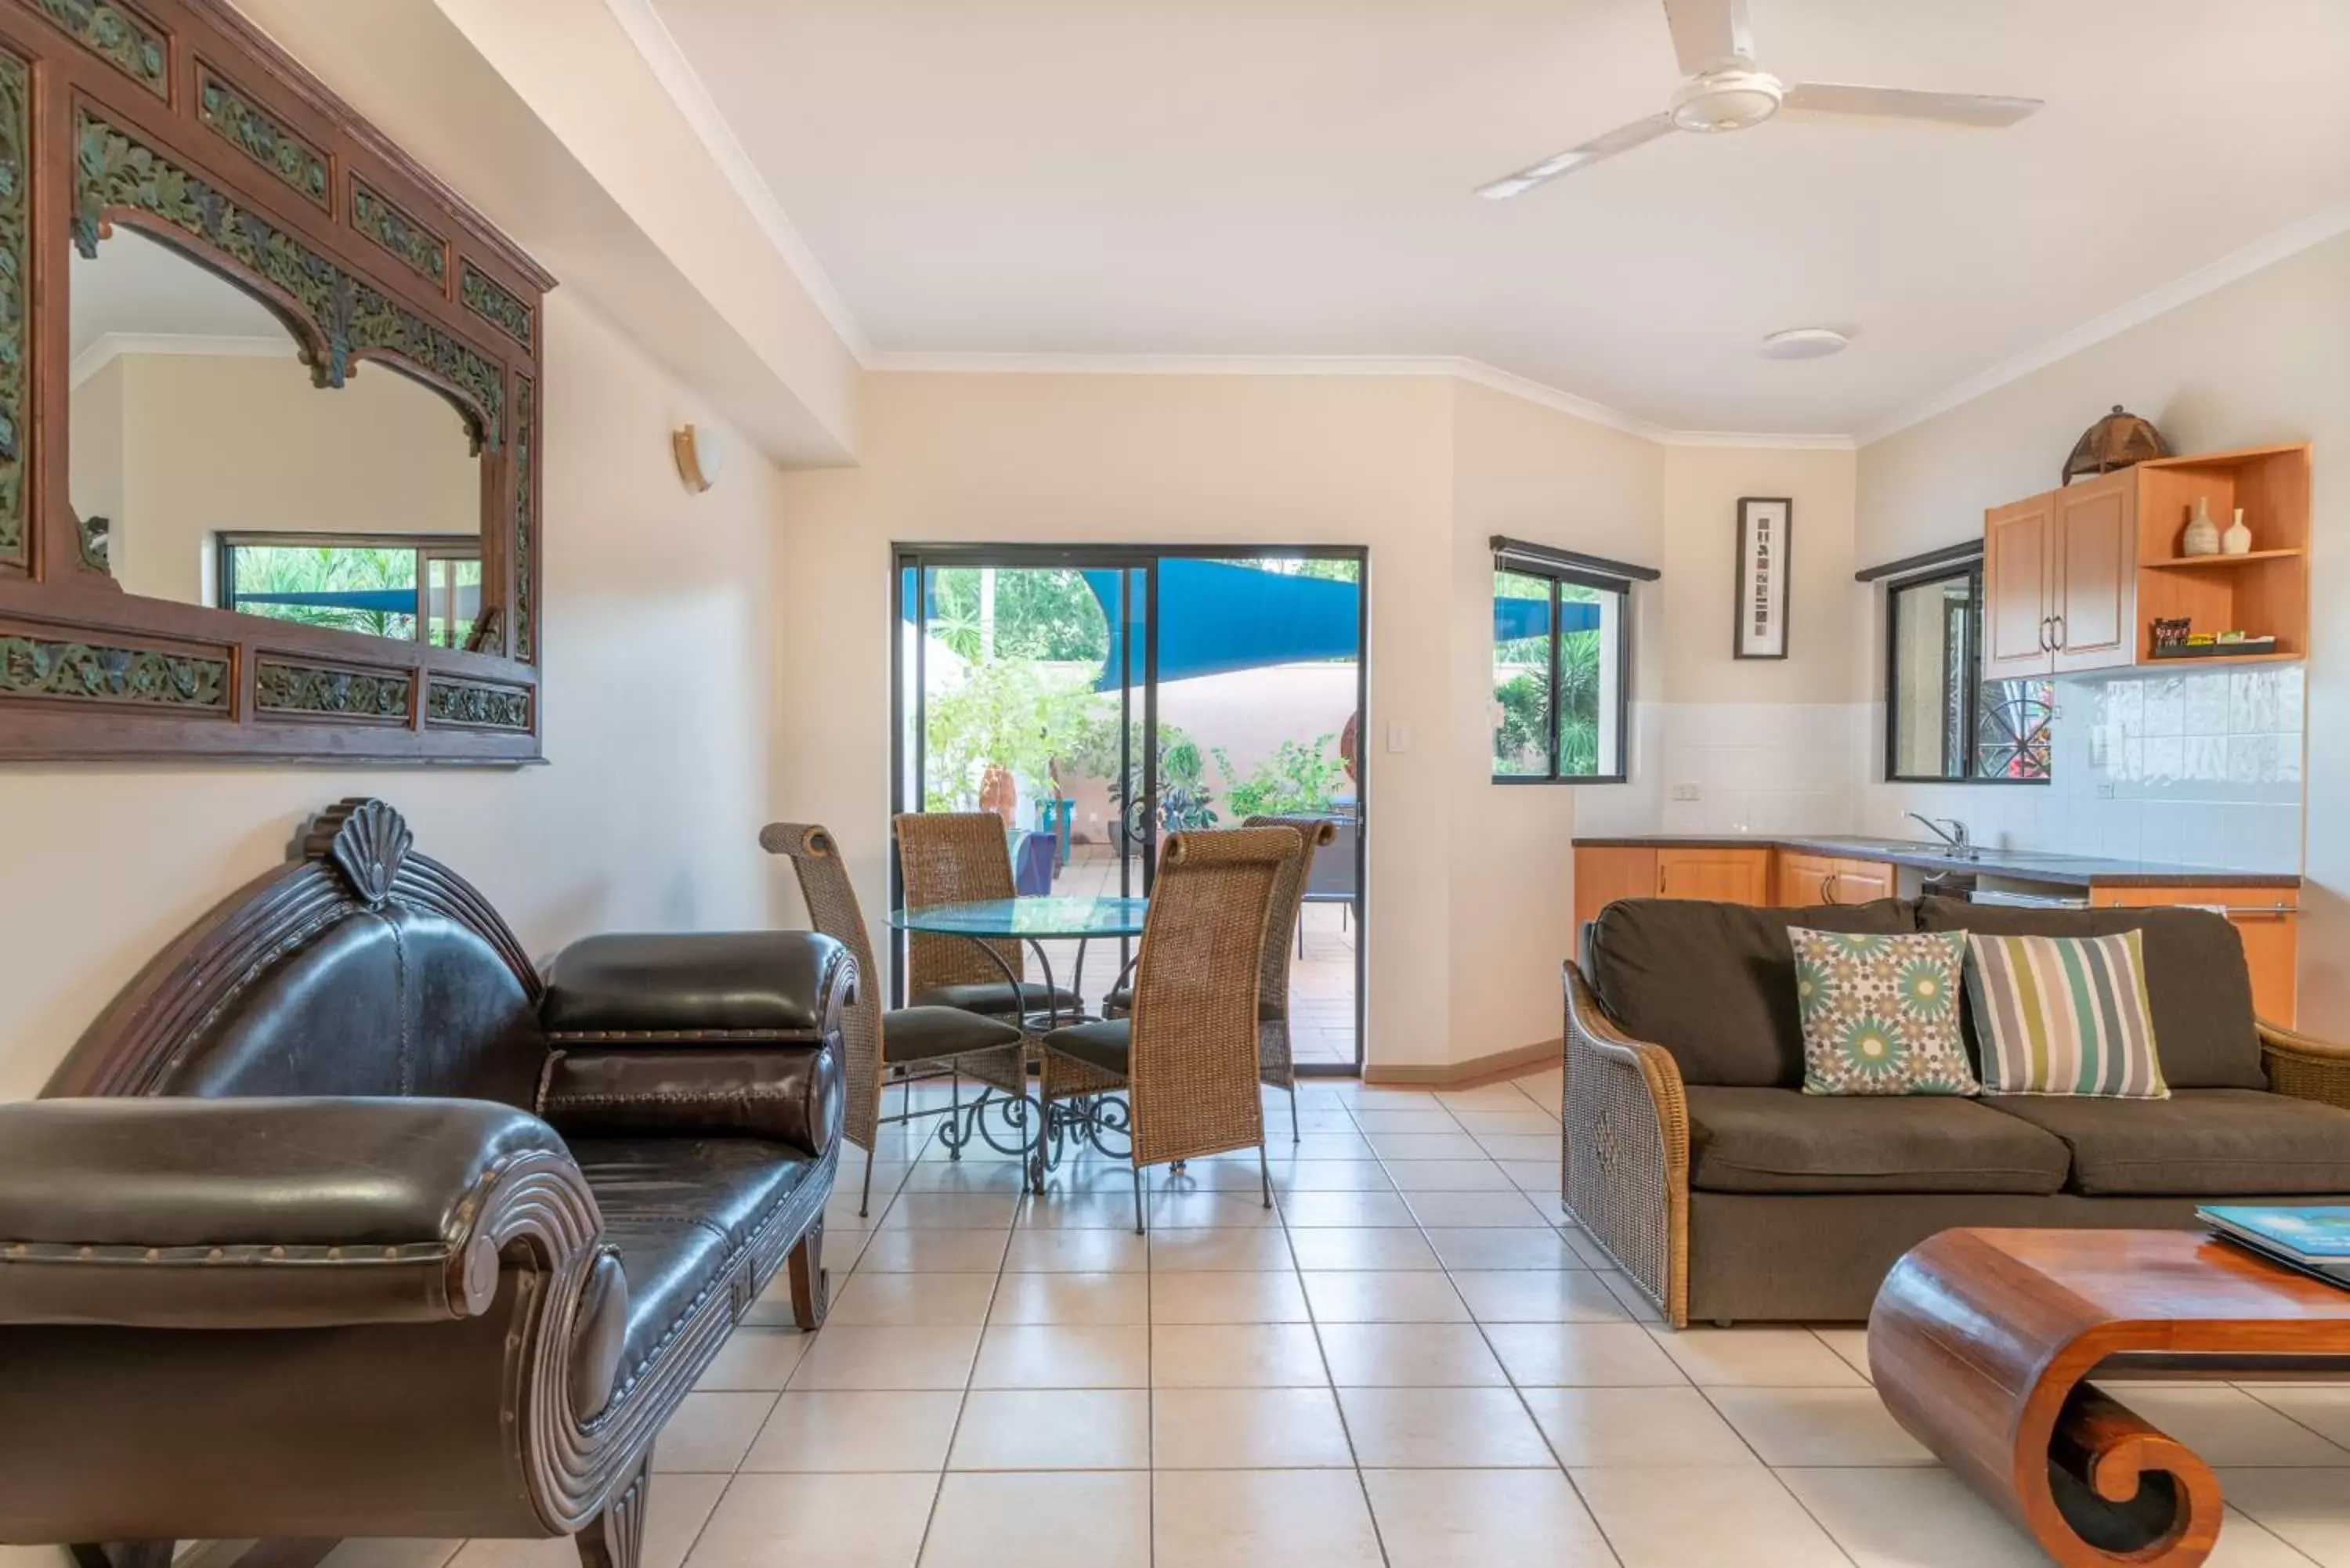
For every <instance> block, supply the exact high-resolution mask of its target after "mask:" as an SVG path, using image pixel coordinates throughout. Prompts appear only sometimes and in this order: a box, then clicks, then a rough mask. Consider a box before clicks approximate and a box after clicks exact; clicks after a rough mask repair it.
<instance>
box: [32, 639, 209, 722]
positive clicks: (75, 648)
mask: <svg viewBox="0 0 2350 1568" xmlns="http://www.w3.org/2000/svg"><path fill="white" fill-rule="evenodd" d="M0 696H6V697H70V698H81V699H86V700H89V701H100V702H130V703H136V704H138V705H140V706H142V707H153V708H211V709H217V710H220V711H226V710H227V708H228V661H227V660H226V659H198V658H194V657H192V656H191V655H188V654H182V653H165V652H162V651H161V650H159V649H151V648H109V647H107V646H105V645H103V644H99V643H88V642H67V641H61V640H57V639H50V638H45V637H17V636H6V637H0Z"/></svg>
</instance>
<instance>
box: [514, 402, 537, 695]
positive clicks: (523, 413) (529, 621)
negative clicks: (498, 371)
mask: <svg viewBox="0 0 2350 1568" xmlns="http://www.w3.org/2000/svg"><path fill="white" fill-rule="evenodd" d="M536 398H537V389H536V388H534V387H533V386H532V385H531V380H530V378H529V377H528V376H516V377H515V442H514V462H515V513H514V631H515V647H514V652H515V658H516V659H525V660H536V659H537V658H538V613H537V612H538V607H537V606H536V604H535V603H533V602H532V599H531V587H530V565H531V543H532V540H533V539H534V537H535V536H536V535H535V524H536V521H537V515H538V489H537V485H536V475H534V474H533V473H532V472H531V471H530V447H531V432H532V431H533V429H534V428H535V427H534V426H533V424H532V420H533V418H534V417H535V416H536V411H537V410H536Z"/></svg>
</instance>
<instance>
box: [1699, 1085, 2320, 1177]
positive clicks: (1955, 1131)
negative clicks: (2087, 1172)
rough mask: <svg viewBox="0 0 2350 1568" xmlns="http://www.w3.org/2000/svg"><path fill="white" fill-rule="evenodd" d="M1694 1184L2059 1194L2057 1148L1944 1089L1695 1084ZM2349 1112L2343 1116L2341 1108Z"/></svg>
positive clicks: (2060, 1153)
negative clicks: (1904, 1091)
mask: <svg viewBox="0 0 2350 1568" xmlns="http://www.w3.org/2000/svg"><path fill="white" fill-rule="evenodd" d="M1688 1093H1689V1111H1690V1186H1691V1187H1694V1188H1697V1189H1700V1190H1703V1191H1708V1192H2056V1191H2059V1190H2061V1189H2063V1188H2064V1174H2065V1171H2066V1168H2067V1165H2068V1162H2067V1159H2066V1156H2065V1150H2064V1144H2063V1143H2062V1142H2060V1141H2058V1140H2057V1139H2056V1138H2054V1137H2051V1136H2050V1135H2049V1134H2047V1133H2044V1132H2043V1131H2041V1130H2040V1129H2039V1128H2037V1127H2030V1126H2027V1125H2026V1124H2024V1123H2022V1122H2021V1121H2018V1120H2017V1119H2016V1118H2014V1117H2012V1116H2001V1115H2000V1114H1999V1113H1998V1112H1996V1111H1991V1110H1986V1109H1985V1108H1984V1107H1983V1106H1980V1105H1978V1104H1976V1103H1975V1102H1974V1101H1972V1100H1965V1099H1958V1098H1953V1097H1950V1096H1824V1095H1805V1094H1802V1093H1800V1092H1798V1091H1796V1090H1794V1089H1748V1088H1718V1087H1706V1086H1703V1085H1697V1086H1692V1087H1691V1088H1690V1090H1689V1091H1688ZM2345 1114H2350V1113H2345Z"/></svg>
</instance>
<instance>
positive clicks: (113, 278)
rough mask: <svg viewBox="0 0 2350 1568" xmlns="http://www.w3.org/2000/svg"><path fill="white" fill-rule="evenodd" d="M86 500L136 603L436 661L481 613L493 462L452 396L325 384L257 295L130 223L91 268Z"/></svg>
mask: <svg viewBox="0 0 2350 1568" xmlns="http://www.w3.org/2000/svg"><path fill="white" fill-rule="evenodd" d="M68 297H69V299H70V301H71V310H70V313H71V344H70V348H71V356H72V357H71V369H70V370H69V372H68V383H69V386H70V393H69V397H70V406H69V415H70V420H69V423H68V431H69V440H70V450H69V454H68V458H69V471H70V472H69V482H68V483H69V490H70V494H71V500H72V504H73V508H74V514H75V516H76V517H77V518H78V519H79V520H80V522H81V531H82V545H83V550H84V553H85V556H87V557H88V559H89V560H90V561H91V563H92V564H93V565H99V564H102V565H103V566H104V567H105V569H107V570H108V571H109V572H111V573H112V574H113V576H114V577H115V579H116V580H117V581H118V582H120V584H121V585H122V587H123V589H124V591H126V592H128V593H132V594H137V595H140V596H143V597H151V598H161V599H172V600H175V601H177V602H180V603H182V604H193V605H203V606H208V607H214V608H220V609H229V610H234V611H237V612H239V613H241V614H245V615H254V616H265V617H270V618H276V619H279V620H287V621H296V622H300V623H302V624H304V625H307V626H316V627H330V628H339V629H342V630H346V631H357V632H363V633H366V634H368V635H370V636H374V637H381V638H389V639H395V640H398V641H403V642H421V643H425V644H428V645H431V646H432V647H436V648H464V647H467V646H469V639H472V637H473V632H474V628H475V627H476V625H477V623H478V621H479V618H480V615H481V607H482V538H481V526H482V523H481V519H482V513H483V504H482V473H481V462H480V459H479V458H478V457H476V456H475V455H474V453H473V442H472V440H471V437H470V435H469V433H468V431H467V428H466V425H465V421H463V419H462V418H461V417H460V416H459V414H458V411H457V409H456V407H455V405H453V404H452V403H451V402H450V401H449V400H447V399H446V398H443V397H442V395H441V394H440V393H438V392H437V391H434V390H433V389H431V388H429V387H426V386H425V385H423V384H422V383H421V382H419V381H417V380H415V379H411V378H410V377H408V376H405V375H403V374H401V373H400V371H399V370H397V369H393V368H391V367H390V366H389V365H386V364H383V363H381V362H380V361H370V360H366V359H362V360H359V362H357V363H356V364H354V365H353V366H352V368H351V369H350V371H349V373H348V378H347V379H346V380H345V382H344V384H343V385H342V386H340V387H336V388H331V389H328V388H321V387H319V386H317V384H316V382H315V381H314V379H313V377H312V375H311V372H310V369H309V367H308V366H307V365H306V364H304V363H303V362H302V360H301V358H299V353H300V346H299V344H298V343H297V342H296V339H295V337H294V336H293V334H292V333H291V332H289V331H288V330H287V328H286V326H285V324H284V323H283V322H281V321H280V320H279V318H278V317H277V316H276V313H275V312H274V311H273V310H272V309H271V308H270V307H269V306H266V305H265V304H263V303H262V302H261V301H260V300H259V299H258V298H257V297H255V296H253V295H251V294H248V293H247V292H245V290H244V289H243V288H242V287H240V286H237V285H236V284H234V283H232V282H230V281H229V280H228V279H226V278H224V277H223V276H222V275H220V274H218V273H216V272H214V271H213V270H212V269H211V268H209V267H206V266H204V265H201V264H200V263H198V262H196V261H195V260H194V259H192V257H190V256H189V255H188V254H185V253H184V252H182V251H181V250H179V249H177V248H175V247H173V246H172V245H171V244H167V243H165V242H163V241H161V240H160V239H157V238H154V237H152V236H151V235H149V234H144V233H142V232H140V230H139V229H138V228H136V227H134V226H132V225H130V224H129V223H116V224H113V225H112V226H111V228H110V230H109V232H108V233H107V234H106V235H105V237H104V238H103V239H101V240H100V241H99V245H98V253H97V254H96V256H95V257H85V256H82V255H80V254H78V253H77V254H76V255H75V258H74V261H73V264H72V274H71V276H70V279H69V290H68Z"/></svg>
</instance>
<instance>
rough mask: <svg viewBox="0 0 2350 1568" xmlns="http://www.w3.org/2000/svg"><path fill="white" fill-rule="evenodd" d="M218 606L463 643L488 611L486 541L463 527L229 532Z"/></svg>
mask: <svg viewBox="0 0 2350 1568" xmlns="http://www.w3.org/2000/svg"><path fill="white" fill-rule="evenodd" d="M220 605H221V607H222V608H223V609H232V610H237V611H241V612H242V613H244V614H245V615H262V616H271V617H274V618H276V619H279V620H292V621H299V622H301V623H302V624H303V625H305V626H326V627H334V628H338V629H340V630H343V631H359V632H365V633H367V634H368V635H369V636H370V637H389V638H396V639H400V640H401V641H403V642H426V643H430V644H431V645H432V646H433V647H435V648H463V647H464V646H465V641H466V639H468V638H469V637H471V636H472V635H473V623H474V620H475V619H476V618H478V617H479V616H480V614H481V608H482V547H481V542H480V541H479V540H477V539H475V538H474V537H473V536H472V535H463V534H420V535H402V534H224V535H221V536H220Z"/></svg>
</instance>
